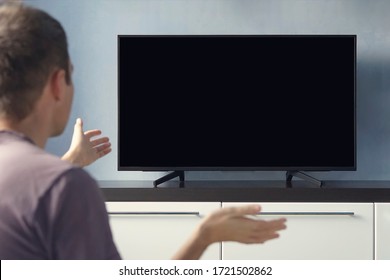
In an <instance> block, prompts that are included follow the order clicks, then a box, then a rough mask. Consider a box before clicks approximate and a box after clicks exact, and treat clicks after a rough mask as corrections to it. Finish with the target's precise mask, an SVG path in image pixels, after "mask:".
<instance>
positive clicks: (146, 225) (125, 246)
mask: <svg viewBox="0 0 390 280" xmlns="http://www.w3.org/2000/svg"><path fill="white" fill-rule="evenodd" d="M106 206H107V211H108V214H109V219H110V225H111V229H112V232H113V236H114V241H115V243H116V245H117V247H118V250H119V252H120V254H121V256H122V258H123V259H139V260H147V259H170V258H171V257H172V256H173V255H174V253H175V252H176V251H177V250H178V249H179V247H180V246H181V245H182V244H183V243H184V242H185V241H186V240H187V239H188V238H189V237H190V235H191V233H192V231H193V230H194V229H195V228H196V226H197V225H198V224H199V223H200V221H201V219H202V218H203V217H204V216H205V215H207V214H208V213H209V212H211V211H214V210H216V209H218V208H220V203H219V202H205V203H203V202H106ZM220 246H221V244H213V245H212V246H210V247H209V248H208V249H207V251H206V252H205V253H204V254H203V256H202V259H220Z"/></svg>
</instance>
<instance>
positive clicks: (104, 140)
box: [91, 137, 110, 147]
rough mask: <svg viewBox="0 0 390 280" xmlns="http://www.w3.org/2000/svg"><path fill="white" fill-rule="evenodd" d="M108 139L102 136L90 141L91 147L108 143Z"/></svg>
mask: <svg viewBox="0 0 390 280" xmlns="http://www.w3.org/2000/svg"><path fill="white" fill-rule="evenodd" d="M109 141H110V139H109V138H108V137H102V138H99V139H95V140H92V141H91V144H92V147H96V146H99V145H102V144H108V143H109Z"/></svg>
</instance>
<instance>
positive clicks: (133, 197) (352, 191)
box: [98, 180, 390, 202]
mask: <svg viewBox="0 0 390 280" xmlns="http://www.w3.org/2000/svg"><path fill="white" fill-rule="evenodd" d="M98 183H99V186H100V187H101V189H102V191H103V195H104V197H105V199H106V201H199V202H202V201H221V202H390V181H324V182H323V185H322V187H317V186H315V185H314V184H312V183H310V182H306V181H302V180H296V181H292V182H289V183H287V182H286V181H185V182H179V181H169V182H166V183H163V184H161V185H159V186H158V187H157V188H154V187H153V182H152V181H99V182H98Z"/></svg>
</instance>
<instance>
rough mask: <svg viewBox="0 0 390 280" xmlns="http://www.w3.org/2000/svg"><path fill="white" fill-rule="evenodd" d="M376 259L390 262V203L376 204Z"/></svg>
mask: <svg viewBox="0 0 390 280" xmlns="http://www.w3.org/2000/svg"><path fill="white" fill-rule="evenodd" d="M375 259H377V260H390V203H375Z"/></svg>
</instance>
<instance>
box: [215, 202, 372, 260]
mask: <svg viewBox="0 0 390 280" xmlns="http://www.w3.org/2000/svg"><path fill="white" fill-rule="evenodd" d="M242 204H245V203H223V207H229V206H233V205H242ZM246 204H247V203H246ZM259 204H260V205H261V206H262V211H261V213H260V215H257V216H256V218H258V219H272V218H279V217H285V218H287V223H286V225H287V229H285V230H283V231H281V232H280V237H279V238H278V239H274V240H270V241H268V242H265V243H264V244H255V245H243V244H238V243H233V242H224V243H223V244H222V259H271V260H280V259H282V260H312V259H313V260H316V259H319V260H321V259H322V260H331V259H336V260H341V259H349V260H352V259H358V260H366V259H373V258H374V248H373V247H374V244H373V238H374V237H373V211H374V205H373V203H261V202H259Z"/></svg>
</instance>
